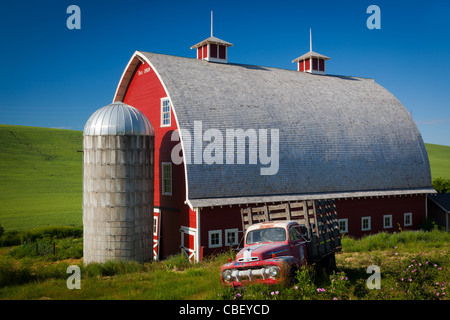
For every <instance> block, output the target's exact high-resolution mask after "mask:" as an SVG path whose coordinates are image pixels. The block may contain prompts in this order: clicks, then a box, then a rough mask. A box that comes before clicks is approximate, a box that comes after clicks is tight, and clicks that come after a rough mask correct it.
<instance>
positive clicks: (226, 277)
mask: <svg viewBox="0 0 450 320" xmlns="http://www.w3.org/2000/svg"><path fill="white" fill-rule="evenodd" d="M222 277H223V280H225V281H230V280H231V270H225V271H224V272H222Z"/></svg>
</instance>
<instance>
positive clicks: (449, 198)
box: [428, 193, 450, 213]
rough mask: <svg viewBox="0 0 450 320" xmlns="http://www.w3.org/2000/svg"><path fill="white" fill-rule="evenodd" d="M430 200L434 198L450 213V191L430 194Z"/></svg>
mask: <svg viewBox="0 0 450 320" xmlns="http://www.w3.org/2000/svg"><path fill="white" fill-rule="evenodd" d="M428 198H429V199H430V200H433V201H434V202H435V203H436V204H437V205H438V206H440V207H441V208H442V209H443V210H444V211H446V212H449V213H450V193H435V194H430V195H428Z"/></svg>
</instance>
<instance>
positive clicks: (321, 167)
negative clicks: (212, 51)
mask: <svg viewBox="0 0 450 320" xmlns="http://www.w3.org/2000/svg"><path fill="white" fill-rule="evenodd" d="M138 59H144V60H145V61H147V62H148V63H149V64H150V66H152V68H153V69H154V70H155V71H156V73H157V75H158V77H159V78H160V80H161V82H162V83H163V86H164V87H165V89H166V92H167V94H168V96H169V98H170V100H171V102H172V106H173V110H174V114H175V117H176V120H177V124H178V127H179V128H180V129H185V130H188V131H189V132H190V133H191V136H192V137H193V136H194V133H193V127H194V122H195V121H201V123H202V129H203V132H205V131H206V130H207V129H210V128H214V129H218V130H220V132H222V133H224V135H225V132H226V130H227V129H243V130H247V129H254V130H256V131H259V130H260V129H268V130H269V131H270V129H278V130H279V170H278V172H277V173H276V174H275V175H261V174H260V173H261V171H260V168H262V167H267V166H265V165H262V164H260V163H259V162H258V164H257V165H255V164H248V160H247V161H246V163H247V164H235V165H230V164H225V163H224V164H214V165H209V164H206V163H202V164H195V163H194V161H191V164H186V163H185V169H186V185H187V195H186V197H187V202H188V204H190V206H191V207H204V206H215V205H227V204H240V203H261V202H271V201H286V200H290V201H295V200H303V199H321V198H339V197H357V196H378V195H380V196H382V195H400V194H410V193H427V192H434V190H433V189H432V187H431V174H430V166H429V161H428V156H427V152H426V150H425V146H424V143H423V141H422V137H421V135H420V132H419V131H418V129H417V127H416V125H415V123H414V121H413V119H412V118H411V115H410V114H409V113H408V112H407V110H406V109H405V108H404V106H403V105H402V104H401V103H400V102H399V101H398V100H397V99H396V98H395V97H394V96H393V95H392V94H391V93H390V92H389V91H387V90H386V89H384V88H383V87H382V86H380V85H378V84H377V83H375V82H374V81H373V80H372V79H363V78H356V77H344V76H332V75H326V76H324V75H313V74H309V73H303V72H298V71H293V70H284V69H276V68H268V67H260V66H253V65H242V64H230V63H228V64H219V63H210V62H205V61H201V60H197V59H189V58H182V57H176V56H170V55H162V54H155V53H148V52H139V51H137V52H136V53H135V54H134V55H133V57H132V58H131V60H130V62H129V64H128V67H127V70H125V72H124V74H123V76H122V79H121V82H120V84H119V86H118V88H117V91H116V95H115V97H114V101H120V100H122V99H123V96H124V94H125V90H126V87H127V85H128V82H129V81H130V79H131V75H132V72H133V70H131V69H132V68H134V67H135V66H136V65H137V63H138ZM130 68H131V69H130ZM181 138H182V140H183V148H184V150H186V141H184V138H183V134H182V135H181ZM224 143H225V138H224ZM206 144H207V143H204V145H206ZM192 149H193V148H192ZM223 150H224V152H225V146H224V148H223ZM247 159H248V158H247ZM185 162H186V161H185Z"/></svg>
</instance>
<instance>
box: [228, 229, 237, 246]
mask: <svg viewBox="0 0 450 320" xmlns="http://www.w3.org/2000/svg"><path fill="white" fill-rule="evenodd" d="M229 233H234V239H235V240H234V242H232V243H230V242H228V234H229ZM237 244H239V239H238V229H237V228H235V229H225V245H226V246H235V245H237Z"/></svg>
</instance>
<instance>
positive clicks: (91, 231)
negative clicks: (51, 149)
mask: <svg viewBox="0 0 450 320" xmlns="http://www.w3.org/2000/svg"><path fill="white" fill-rule="evenodd" d="M83 144H84V161H83V164H84V168H83V228H84V244H83V245H84V263H91V262H99V263H102V262H106V261H108V260H134V261H138V262H144V261H148V260H151V259H152V254H153V230H152V229H153V192H154V189H153V188H154V187H153V186H154V183H153V181H154V177H153V175H154V164H153V161H154V137H153V136H145V135H122V136H121V135H107V136H84V140H83Z"/></svg>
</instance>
